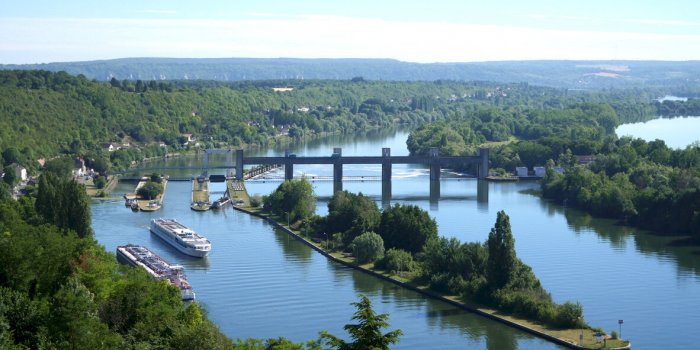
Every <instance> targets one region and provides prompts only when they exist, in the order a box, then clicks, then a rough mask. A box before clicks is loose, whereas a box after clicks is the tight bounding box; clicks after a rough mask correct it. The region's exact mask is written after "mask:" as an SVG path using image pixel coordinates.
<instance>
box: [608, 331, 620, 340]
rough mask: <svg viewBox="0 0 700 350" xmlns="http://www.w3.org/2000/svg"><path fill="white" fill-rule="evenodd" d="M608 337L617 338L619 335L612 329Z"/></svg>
mask: <svg viewBox="0 0 700 350" xmlns="http://www.w3.org/2000/svg"><path fill="white" fill-rule="evenodd" d="M610 338H612V339H619V338H620V335H619V334H617V331H612V332H610Z"/></svg>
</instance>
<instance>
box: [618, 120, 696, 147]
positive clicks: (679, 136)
mask: <svg viewBox="0 0 700 350" xmlns="http://www.w3.org/2000/svg"><path fill="white" fill-rule="evenodd" d="M698 130H700V117H677V118H657V119H653V120H649V121H647V122H644V123H632V124H623V125H620V126H619V127H618V128H617V130H615V132H617V134H618V135H620V136H624V135H629V136H632V137H636V138H641V139H644V140H646V141H654V140H656V139H660V140H664V142H666V145H668V146H669V147H672V148H685V146H687V145H689V144H691V143H693V142H695V141H700V133H698Z"/></svg>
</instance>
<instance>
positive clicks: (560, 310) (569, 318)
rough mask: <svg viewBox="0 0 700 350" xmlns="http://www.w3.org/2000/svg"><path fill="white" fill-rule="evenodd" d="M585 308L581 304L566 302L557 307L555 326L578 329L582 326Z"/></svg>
mask: <svg viewBox="0 0 700 350" xmlns="http://www.w3.org/2000/svg"><path fill="white" fill-rule="evenodd" d="M581 317H583V307H582V306H581V304H580V303H572V302H570V301H567V302H565V303H564V304H563V305H559V307H557V316H556V318H555V319H554V322H553V326H555V327H559V328H578V327H581V326H582V324H581V323H582V321H581Z"/></svg>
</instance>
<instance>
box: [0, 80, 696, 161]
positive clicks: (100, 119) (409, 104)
mask: <svg viewBox="0 0 700 350" xmlns="http://www.w3.org/2000/svg"><path fill="white" fill-rule="evenodd" d="M275 87H287V88H290V89H291V90H290V91H282V92H280V91H274V90H273V88H275ZM660 93H662V90H658V89H645V90H639V89H638V90H610V91H569V90H565V89H554V88H546V87H536V86H530V85H528V84H524V83H519V84H506V83H498V84H497V83H488V82H457V81H433V82H426V81H413V82H400V81H368V80H364V79H353V80H346V81H339V80H269V81H244V82H230V83H227V82H216V81H155V80H136V81H133V80H117V79H112V80H111V81H109V82H98V81H94V80H89V79H87V78H86V77H85V76H82V75H78V76H72V75H69V74H67V73H65V72H57V73H54V72H48V71H19V70H9V71H0V150H2V151H5V150H7V149H11V150H13V152H14V151H16V152H19V153H20V155H21V157H20V158H21V159H20V162H21V164H22V165H23V166H25V167H27V168H28V169H29V170H30V171H31V172H35V171H36V170H37V168H38V165H37V164H36V162H35V161H36V160H37V159H39V158H46V159H52V158H54V157H56V156H60V155H67V156H69V157H75V156H81V157H84V158H85V159H87V160H89V162H91V163H95V165H97V166H99V168H101V169H106V168H109V167H110V166H112V167H114V168H118V169H123V168H126V167H128V166H130V165H131V164H132V162H134V161H139V160H141V159H143V158H149V157H155V156H163V155H165V154H166V153H167V152H168V151H170V152H173V151H174V152H177V151H181V150H183V149H188V148H191V147H193V146H194V144H196V143H200V146H201V147H209V148H216V147H241V146H244V145H267V144H270V143H271V142H277V141H278V140H281V139H283V138H280V135H281V134H286V136H285V137H290V138H300V137H314V136H316V135H320V134H322V133H353V132H356V131H360V130H366V129H370V128H378V127H386V126H390V125H421V124H426V123H434V122H436V121H446V122H450V121H468V122H467V123H466V125H461V126H460V130H459V132H458V133H459V134H460V136H461V137H462V139H463V141H464V142H465V143H466V144H467V146H468V145H470V144H471V143H474V142H483V141H503V140H508V139H509V138H511V137H522V138H525V139H532V138H540V137H546V135H548V134H551V133H552V132H551V130H549V128H556V129H557V131H556V132H559V131H561V130H560V129H566V128H567V127H565V126H563V125H561V124H560V125H555V124H553V123H552V122H550V118H549V117H550V116H551V115H552V114H554V115H556V114H557V112H556V111H559V110H562V109H567V108H568V109H571V106H575V105H577V104H581V106H583V107H575V108H577V109H586V108H589V107H585V105H586V104H594V105H602V104H607V105H609V106H610V108H612V109H613V110H614V111H615V112H616V113H617V115H618V119H619V120H620V121H628V120H645V119H649V118H651V117H653V116H654V115H658V114H659V110H661V109H662V108H666V109H668V108H667V105H668V104H667V103H664V104H654V103H652V102H650V101H653V99H654V98H655V97H656V96H657V95H658V94H660ZM692 103H694V102H691V101H688V102H687V103H686V104H687V105H691V104H692ZM666 109H664V111H665V110H666ZM676 109H677V108H676ZM686 110H687V108H686ZM584 112H585V111H584ZM603 112H604V114H605V115H610V113H609V112H608V111H603ZM567 113H568V114H570V115H569V116H568V117H567V118H568V119H572V118H573V119H576V118H578V117H579V116H576V115H573V114H575V112H573V111H569V112H567ZM567 118H558V120H560V121H561V122H562V123H563V122H566V121H567V120H566V119H567ZM599 121H600V122H601V123H602V124H601V126H602V127H603V128H606V129H607V128H609V127H610V125H614V124H615V123H616V121H615V120H611V119H609V118H608V119H605V120H604V119H602V118H601V119H599ZM579 125H580V123H579ZM467 128H468V129H469V130H471V132H468V131H467V130H466V129H467ZM571 132H573V134H574V135H575V137H576V138H577V139H580V140H585V138H586V137H588V136H589V134H590V133H593V134H596V131H595V130H594V128H583V129H582V130H574V131H571ZM183 134H193V135H195V137H196V138H197V140H196V141H195V142H193V143H189V144H188V145H185V141H186V140H185V139H183ZM443 136H445V140H444V141H442V140H437V141H436V140H432V141H431V142H443V143H447V144H451V143H452V142H451V141H453V140H454V139H455V138H456V136H455V135H453V134H452V133H449V134H447V135H443ZM161 142H162V143H163V145H165V146H167V147H160V146H159V143H161ZM108 143H115V144H117V145H126V144H128V145H129V146H130V147H123V148H122V149H120V150H118V151H114V152H107V151H105V150H104V148H103V145H104V144H108ZM457 143H459V142H457ZM463 150H465V147H464V146H461V147H455V148H453V149H450V150H447V149H446V150H445V151H449V152H453V153H454V152H461V151H463ZM466 150H467V151H469V150H471V149H470V148H469V147H466ZM417 152H420V150H417ZM4 165H9V164H7V163H6V164H4ZM91 165H92V164H91Z"/></svg>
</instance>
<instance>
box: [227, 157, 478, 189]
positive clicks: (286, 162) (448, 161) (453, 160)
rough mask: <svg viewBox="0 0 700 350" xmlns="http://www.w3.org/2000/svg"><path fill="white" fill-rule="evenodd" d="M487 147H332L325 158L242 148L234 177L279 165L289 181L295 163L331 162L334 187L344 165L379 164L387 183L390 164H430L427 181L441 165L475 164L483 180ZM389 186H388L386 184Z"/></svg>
mask: <svg viewBox="0 0 700 350" xmlns="http://www.w3.org/2000/svg"><path fill="white" fill-rule="evenodd" d="M488 157H489V150H488V148H480V149H479V154H478V155H477V156H462V157H444V156H440V155H439V154H438V149H437V148H436V147H433V148H431V149H430V152H429V153H428V155H427V156H393V157H392V156H391V149H390V148H382V154H381V156H376V157H372V156H350V157H343V154H342V149H341V148H334V149H333V154H332V155H330V156H328V157H297V156H296V155H295V154H291V153H289V151H287V152H285V155H284V156H283V157H245V155H244V154H243V150H242V149H239V150H236V179H242V178H243V167H244V166H245V165H260V164H281V165H283V166H284V178H285V180H291V179H292V178H293V176H294V165H295V164H332V165H333V182H334V184H335V185H334V189H335V190H342V179H343V165H344V164H381V165H382V182H384V183H387V184H390V182H391V168H392V165H393V164H426V165H429V166H430V180H431V181H439V180H440V170H441V169H442V168H443V167H455V166H460V165H469V164H475V165H476V166H477V177H478V178H479V179H484V178H486V177H487V176H488V174H489V158H488ZM389 186H390V185H389Z"/></svg>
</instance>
